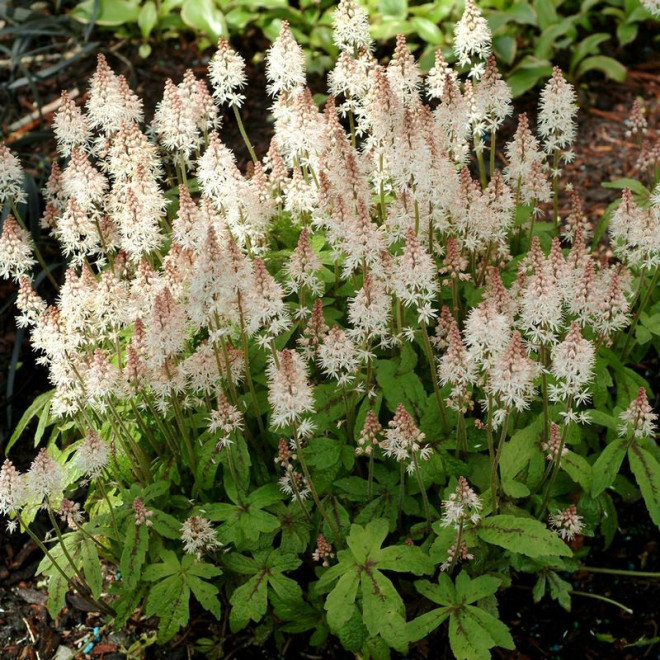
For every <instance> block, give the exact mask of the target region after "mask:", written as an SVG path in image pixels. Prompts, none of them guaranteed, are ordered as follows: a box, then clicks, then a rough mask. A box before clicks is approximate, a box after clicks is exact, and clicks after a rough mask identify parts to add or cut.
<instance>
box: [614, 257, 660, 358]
mask: <svg viewBox="0 0 660 660" xmlns="http://www.w3.org/2000/svg"><path fill="white" fill-rule="evenodd" d="M659 276H660V266H658V267H657V268H656V269H655V273H653V278H652V279H651V282H650V284H649V286H648V288H647V289H646V292H645V293H644V298H642V302H641V304H640V306H639V307H638V308H637V311H636V312H635V316H633V320H632V323H631V324H630V328H629V329H628V332H627V333H626V343H625V344H624V345H623V351H622V352H621V361H622V362H623V361H624V360H625V359H626V358H627V357H628V353H629V349H630V341H631V340H632V338H633V335H634V334H635V330H636V328H637V324H638V323H639V317H640V316H641V315H642V313H643V312H644V309H645V307H646V305H647V304H648V302H649V300H650V298H651V296H652V295H653V292H654V291H655V285H656V284H657V283H658V277H659ZM640 288H641V282H640Z"/></svg>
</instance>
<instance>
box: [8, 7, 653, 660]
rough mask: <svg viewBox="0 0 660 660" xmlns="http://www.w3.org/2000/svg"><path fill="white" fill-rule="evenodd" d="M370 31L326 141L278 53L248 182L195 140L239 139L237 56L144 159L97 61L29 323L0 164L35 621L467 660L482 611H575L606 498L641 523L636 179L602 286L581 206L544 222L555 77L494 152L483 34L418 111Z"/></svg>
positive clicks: (357, 26)
mask: <svg viewBox="0 0 660 660" xmlns="http://www.w3.org/2000/svg"><path fill="white" fill-rule="evenodd" d="M367 28H368V19H367V15H366V13H365V12H364V11H362V10H361V9H360V8H359V7H358V6H356V5H354V4H352V3H351V2H342V3H341V4H340V6H339V9H338V11H337V13H336V15H335V24H334V30H335V32H334V39H335V42H336V46H337V48H338V49H340V50H341V51H342V54H341V55H340V57H339V60H338V63H337V65H336V67H335V69H333V71H332V73H331V75H330V80H329V83H330V92H331V94H332V96H331V97H330V98H329V99H328V101H326V103H325V107H324V110H323V112H320V111H319V110H318V108H317V107H316V105H315V104H314V102H313V100H312V97H311V94H310V93H309V92H308V91H307V89H306V88H305V60H304V55H303V52H302V49H301V48H300V46H299V45H298V44H297V43H296V42H295V40H294V38H293V36H292V34H291V32H290V30H289V29H288V26H287V25H286V24H285V25H284V27H283V29H282V32H281V34H280V36H279V37H278V39H277V40H276V42H275V43H274V45H273V46H272V48H271V50H270V51H269V53H268V55H267V60H266V67H267V68H266V70H267V76H268V79H269V89H268V92H269V93H270V94H271V95H272V96H273V99H274V101H273V103H274V105H273V115H274V118H275V137H274V139H273V142H272V144H271V148H270V150H269V152H268V154H267V155H266V157H265V158H263V159H262V160H261V161H259V160H258V159H257V158H256V155H255V154H254V150H253V149H252V146H251V145H250V142H249V139H248V136H247V135H246V136H245V139H246V148H247V149H248V150H249V151H250V153H251V154H252V155H253V161H254V162H253V165H252V167H251V168H250V170H249V172H247V173H242V172H240V171H239V170H238V169H237V168H236V165H235V161H234V156H233V154H232V153H231V152H230V151H229V150H228V149H227V148H226V147H225V146H224V145H223V143H222V140H221V137H220V134H221V133H220V132H219V129H220V126H219V119H218V118H219V111H218V106H220V107H222V108H229V109H231V112H232V113H233V115H234V119H235V121H237V122H238V124H239V126H241V127H242V124H241V106H242V102H243V95H242V90H243V87H244V84H245V78H244V64H243V62H242V60H241V59H240V56H239V55H238V54H237V53H235V52H234V51H233V50H232V49H231V47H230V46H229V44H228V43H226V42H224V41H221V42H220V43H219V48H218V51H217V53H216V54H215V55H214V57H213V59H212V61H211V63H210V67H209V78H210V82H211V87H210V89H209V87H208V86H207V84H206V82H204V81H202V80H199V79H196V78H195V76H194V75H193V74H192V73H187V74H186V75H185V76H184V79H183V81H181V82H179V83H178V84H175V83H174V82H172V81H168V82H167V84H166V86H165V93H164V96H163V100H162V102H161V103H160V105H159V106H158V109H157V111H156V114H155V116H154V118H153V120H152V121H151V122H150V124H149V127H148V128H145V127H144V122H143V119H144V118H143V116H142V108H141V102H140V100H139V99H138V98H137V97H136V96H135V94H133V93H132V92H131V90H130V88H129V87H128V85H127V83H126V81H125V80H124V79H123V78H122V77H120V76H116V75H115V74H114V73H113V72H112V71H111V69H110V68H109V67H108V65H107V63H106V62H105V60H104V59H103V58H100V59H99V65H98V68H97V71H96V73H95V75H94V76H93V78H92V80H91V81H90V94H89V98H88V101H87V103H86V107H85V108H84V111H83V109H82V108H80V107H77V106H76V105H75V103H74V102H73V101H71V100H70V99H68V98H67V97H66V95H65V96H64V102H63V104H62V108H61V110H60V111H59V112H58V114H57V117H56V119H55V124H54V130H55V133H56V136H57V138H58V142H59V148H60V152H61V155H62V159H63V162H62V166H60V165H58V164H54V166H53V173H52V175H51V178H50V181H49V183H48V186H47V190H46V193H45V194H46V197H47V200H48V206H47V211H46V213H45V215H44V218H43V224H44V228H46V229H49V230H50V231H51V232H52V233H53V235H54V236H55V237H56V238H57V240H58V241H59V243H60V245H61V249H62V252H63V254H64V255H65V256H66V257H67V259H68V260H69V263H70V268H69V270H68V272H67V275H66V279H65V282H64V283H63V285H62V287H61V289H60V291H59V296H58V299H57V301H56V302H55V303H54V304H51V305H48V304H47V303H46V301H45V300H43V299H42V298H41V297H40V296H39V294H38V293H37V292H36V291H35V289H34V287H33V285H32V283H31V282H30V276H31V275H33V274H34V273H35V272H36V263H37V262H38V261H40V260H42V259H41V257H40V253H39V251H38V250H35V252H34V256H33V248H36V246H34V245H31V244H30V238H29V235H28V234H27V232H26V231H25V229H24V227H23V226H22V218H21V203H22V202H23V199H24V192H23V190H22V172H21V169H20V165H19V164H18V162H17V161H16V159H15V158H14V156H13V155H12V154H11V152H9V150H7V149H5V148H3V150H2V153H1V154H0V155H1V168H0V175H1V176H0V178H1V181H2V186H0V191H1V192H0V194H1V195H2V201H3V202H6V204H7V205H8V206H9V207H10V209H11V214H10V215H8V216H7V218H6V219H5V222H4V225H3V230H2V235H1V236H0V264H1V269H2V274H3V275H4V276H7V277H12V278H15V279H16V280H18V281H19V282H20V287H21V288H20V294H19V299H18V303H17V304H18V308H19V323H20V324H21V325H23V326H26V327H29V328H30V329H31V337H32V342H33V345H34V347H35V349H36V350H37V351H38V352H39V353H40V354H41V356H42V358H41V359H42V361H43V362H44V363H45V364H47V366H48V368H49V370H50V374H51V378H52V382H53V386H54V389H53V391H51V392H49V393H48V394H46V395H43V396H42V397H40V398H39V399H37V400H36V401H35V402H34V404H33V406H32V407H31V409H30V410H29V411H28V413H27V414H26V416H25V417H24V419H23V421H22V422H21V424H20V425H19V427H18V429H17V431H16V433H15V434H14V437H13V438H12V441H11V442H10V446H9V447H8V450H11V445H13V444H15V443H16V442H27V441H28V438H29V437H30V436H33V439H34V442H35V443H36V444H37V445H39V444H43V445H44V447H43V449H42V450H41V451H40V453H39V454H38V456H37V458H36V459H35V460H34V462H33V464H32V466H31V467H30V469H29V470H28V471H27V472H25V473H19V472H18V470H16V468H15V467H14V465H13V463H12V462H11V460H7V461H5V463H4V464H3V467H2V469H1V472H0V510H2V512H3V513H5V514H7V516H8V518H9V525H10V526H12V527H14V528H18V527H19V526H20V528H21V530H22V531H24V532H26V533H28V534H31V535H33V538H34V541H35V542H36V543H37V544H38V545H39V546H40V547H41V548H42V550H43V552H44V560H43V562H42V565H41V570H42V571H43V572H44V574H45V575H46V576H47V577H48V586H49V603H48V604H49V609H50V611H51V613H52V614H53V616H55V615H57V613H58V612H59V611H60V610H61V608H62V606H63V605H64V602H65V596H66V593H67V591H68V590H71V589H73V590H76V591H77V592H78V593H79V594H80V595H82V596H83V597H85V598H86V599H87V600H88V601H90V602H91V603H92V605H93V606H94V607H95V608H98V609H99V610H100V611H102V612H104V613H105V614H106V615H107V617H108V620H109V621H112V622H113V624H114V625H115V626H117V627H121V626H123V625H124V624H125V622H126V621H127V619H128V617H130V615H131V614H132V613H133V611H134V610H135V609H136V608H142V609H143V610H144V611H145V613H146V615H147V616H156V617H158V618H159V641H160V642H161V643H165V642H167V641H169V640H171V639H172V638H173V637H174V636H175V635H176V634H177V633H178V632H179V631H180V630H181V629H182V628H183V627H184V626H185V625H186V624H187V623H188V621H189V617H190V610H191V608H192V607H197V606H199V607H201V608H204V609H205V610H207V611H208V613H209V616H210V617H215V618H217V619H220V620H222V621H224V622H226V625H227V628H228V630H229V631H230V632H231V633H238V632H239V631H242V630H245V629H248V630H250V632H251V634H252V635H254V636H255V637H256V638H261V639H263V638H265V637H267V636H272V637H273V639H274V643H275V644H277V645H278V646H279V647H280V648H282V649H283V648H285V647H286V645H287V644H288V643H289V642H290V640H291V639H292V638H293V637H295V636H300V635H302V636H305V638H306V639H307V640H308V643H309V644H311V645H314V646H320V647H322V648H323V647H324V645H328V644H332V643H333V642H332V641H331V636H332V638H335V639H336V640H338V642H339V643H340V644H341V645H342V646H343V647H344V648H345V649H346V650H348V651H352V652H355V653H360V654H362V655H363V656H364V657H387V655H388V654H389V653H390V649H394V650H395V651H398V652H406V650H407V649H408V648H409V647H410V645H412V644H416V643H417V642H418V641H420V640H423V639H425V638H427V637H428V636H430V635H432V634H437V635H441V636H442V638H444V635H446V631H447V630H448V641H449V643H450V645H451V648H452V651H453V653H454V654H455V655H456V657H458V658H481V657H489V655H490V649H491V648H493V647H496V646H500V647H503V648H511V647H512V643H513V641H512V638H511V635H510V633H509V631H508V630H507V628H506V626H505V625H504V624H503V623H502V622H501V621H499V619H498V615H497V604H496V594H497V592H498V590H500V589H505V588H507V587H509V586H511V583H512V581H513V579H514V576H515V574H520V573H529V574H532V575H538V581H537V583H536V587H535V589H534V592H533V597H534V598H535V599H536V600H540V599H541V598H544V597H550V598H553V599H555V600H557V601H558V606H562V607H565V608H570V603H571V598H572V597H573V596H576V595H577V596H586V597H592V598H593V597H596V598H598V597H599V596H598V595H597V594H576V593H575V591H574V589H573V586H572V584H571V583H570V582H569V581H567V579H566V578H567V577H568V575H570V573H571V572H572V571H574V570H576V569H577V568H578V566H579V565H580V562H581V560H582V559H584V558H585V557H586V556H588V553H589V547H590V545H592V544H593V545H602V544H603V543H608V542H609V541H611V539H612V538H613V536H614V535H615V534H616V531H617V512H616V506H615V497H614V496H615V495H616V493H624V492H630V490H634V489H638V490H639V493H640V494H641V496H642V497H643V499H644V502H645V504H646V506H647V508H648V511H649V515H650V517H651V518H652V520H653V521H654V522H655V524H656V525H657V524H659V523H660V502H659V501H658V493H659V492H660V490H659V488H660V484H659V481H660V466H659V465H658V455H659V454H658V449H657V445H656V444H655V415H654V413H653V411H652V408H651V406H650V404H649V402H648V395H650V394H651V392H650V388H649V386H648V383H646V382H645V380H644V379H643V378H642V377H641V376H640V375H639V374H638V373H637V372H635V371H634V370H633V369H631V368H630V366H629V365H631V364H633V363H638V362H640V361H641V360H642V359H643V357H644V356H645V355H646V354H647V353H649V352H650V351H653V350H655V349H656V347H657V341H658V339H657V337H658V335H660V328H659V327H658V324H657V317H658V310H657V278H658V272H659V271H658V265H659V262H658V257H659V252H660V244H659V243H658V241H659V240H660V238H659V236H658V231H657V226H658V221H659V220H660V216H659V210H658V201H659V200H658V191H657V178H658V176H657V175H658V171H657V166H658V162H657V161H658V158H657V146H654V145H653V144H646V145H644V146H642V147H641V150H640V154H641V155H640V158H641V160H642V162H643V168H642V176H641V177H640V179H641V180H640V181H633V180H630V181H624V182H619V183H618V184H617V185H619V186H620V187H623V188H624V189H623V192H622V195H621V200H620V202H619V203H618V204H616V205H613V206H612V207H611V209H610V211H609V213H608V214H607V215H606V216H605V218H604V221H603V223H602V225H601V227H599V228H598V232H597V236H596V238H598V236H599V235H601V234H603V233H604V232H607V233H608V235H609V238H610V240H611V245H612V250H613V254H612V255H610V256H607V255H605V256H604V255H603V254H602V253H601V252H596V251H594V250H592V249H591V245H592V244H594V245H595V243H596V241H592V238H593V237H592V236H591V235H590V233H591V227H590V226H589V225H588V224H587V223H586V222H585V218H584V216H583V215H582V213H581V211H580V202H579V197H578V195H577V193H576V192H575V191H573V197H572V199H573V204H572V212H571V214H570V215H569V216H568V217H566V218H560V216H559V211H558V197H559V193H560V190H561V189H562V188H565V187H566V186H567V185H568V184H567V182H565V181H564V180H563V178H562V166H563V165H564V163H566V162H567V161H569V160H570V159H571V158H572V156H573V154H572V151H571V147H572V143H573V141H574V138H575V116H576V112H577V106H576V98H575V92H574V90H573V88H572V86H571V85H570V84H569V83H567V82H566V80H565V79H564V77H563V75H562V73H561V71H559V70H555V71H554V72H553V75H552V77H551V79H550V80H549V81H548V82H547V84H546V86H545V87H544V89H543V91H542V92H541V95H540V99H539V113H538V122H537V128H536V131H535V132H534V131H533V130H532V128H531V127H530V122H529V120H528V119H527V117H526V116H524V115H521V116H519V117H517V125H518V128H517V130H516V132H515V136H514V137H513V139H512V140H510V141H508V142H506V143H504V144H502V142H503V140H502V139H501V138H500V140H499V141H498V131H501V126H502V123H503V122H504V121H505V119H507V117H509V116H510V115H511V114H512V105H511V100H510V95H511V93H510V90H509V89H508V87H507V85H506V83H504V81H503V80H502V79H501V77H500V75H499V72H498V70H497V67H496V63H495V61H494V60H493V59H492V57H491V56H490V55H491V35H490V31H489V28H488V25H487V24H486V22H485V21H484V19H483V17H482V16H481V14H480V12H479V10H478V9H477V8H476V6H474V5H473V4H468V7H467V10H466V13H465V15H464V16H463V18H462V20H461V21H460V22H459V24H458V25H457V26H456V31H455V50H456V55H457V59H458V62H459V66H460V68H459V69H458V70H452V69H451V68H450V67H449V66H448V65H447V64H446V63H445V61H444V60H443V58H442V55H441V54H438V56H437V60H436V63H435V66H434V68H433V69H432V70H431V72H430V74H429V76H427V77H426V79H425V80H423V79H422V76H421V74H420V71H419V69H418V67H417V65H416V63H415V61H414V59H413V57H412V55H411V53H410V51H409V49H408V47H407V45H406V42H405V39H404V38H403V37H400V38H399V39H398V42H397V48H396V50H395V53H394V55H393V57H392V59H391V62H390V64H389V65H388V66H387V67H382V66H379V65H378V64H377V63H376V62H375V61H374V60H373V58H372V57H371V55H370V47H371V39H370V36H369V34H368V31H367ZM425 101H426V103H425ZM645 129H646V126H645V119H644V116H643V113H642V106H641V104H637V105H636V106H635V108H634V109H633V112H632V116H631V132H632V133H633V134H634V135H635V136H636V137H639V139H640V143H642V142H643V139H644V132H645ZM535 133H536V135H535ZM35 418H36V419H35ZM33 419H35V421H36V420H38V422H37V424H36V427H35V426H28V425H29V424H30V423H31V421H32V420H33ZM26 429H30V430H32V429H34V432H33V433H28V432H27V430H26ZM49 429H50V431H49ZM42 509H43V512H44V513H45V515H46V516H48V517H49V519H50V521H51V525H52V534H51V535H50V538H40V537H39V536H37V535H36V534H35V532H34V531H33V529H32V527H31V523H32V521H33V520H34V518H35V516H36V515H37V514H38V512H39V511H40V510H42ZM585 537H586V538H585ZM589 537H593V538H594V540H593V541H590V540H589ZM577 540H580V541H581V542H583V543H584V545H580V544H579V543H575V541H577ZM101 560H102V561H101ZM613 606H617V604H616V603H614V604H613ZM227 634H228V635H229V633H227ZM223 641H224V640H220V643H222V642H223ZM211 643H213V642H211Z"/></svg>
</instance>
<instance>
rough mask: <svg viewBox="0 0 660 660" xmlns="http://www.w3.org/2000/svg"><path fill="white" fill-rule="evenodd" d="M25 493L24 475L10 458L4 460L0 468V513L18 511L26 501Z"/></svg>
mask: <svg viewBox="0 0 660 660" xmlns="http://www.w3.org/2000/svg"><path fill="white" fill-rule="evenodd" d="M27 494H28V493H27V484H26V478H25V475H22V474H21V473H20V472H19V471H18V470H17V469H16V468H15V467H14V464H13V463H12V462H11V461H10V460H5V462H4V463H3V464H2V468H0V513H1V514H3V515H10V514H12V513H17V512H18V511H20V509H21V508H22V507H23V506H24V505H25V503H26V500H27Z"/></svg>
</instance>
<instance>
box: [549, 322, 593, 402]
mask: <svg viewBox="0 0 660 660" xmlns="http://www.w3.org/2000/svg"><path fill="white" fill-rule="evenodd" d="M551 358H552V365H551V367H550V370H551V372H552V375H553V376H554V377H555V378H556V379H557V383H556V384H555V385H553V386H551V388H550V395H551V397H552V399H553V400H555V401H566V400H567V399H569V398H570V399H574V400H575V401H577V402H579V403H584V402H585V401H586V400H587V399H588V398H589V391H588V389H586V386H587V385H588V384H589V382H590V381H591V379H592V378H593V370H594V364H595V360H596V351H595V348H594V346H593V344H592V343H591V342H590V341H589V340H588V339H585V338H584V337H583V336H582V333H581V332H580V327H579V325H578V324H577V323H575V322H573V323H571V326H570V328H569V330H568V332H567V334H566V338H565V339H564V341H562V342H561V343H560V344H557V346H555V347H554V348H553V349H552V353H551Z"/></svg>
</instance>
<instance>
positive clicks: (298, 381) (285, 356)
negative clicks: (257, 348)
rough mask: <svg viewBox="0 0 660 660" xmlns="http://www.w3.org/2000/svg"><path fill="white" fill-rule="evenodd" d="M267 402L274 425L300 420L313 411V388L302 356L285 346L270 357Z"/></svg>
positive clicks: (280, 426)
mask: <svg viewBox="0 0 660 660" xmlns="http://www.w3.org/2000/svg"><path fill="white" fill-rule="evenodd" d="M267 374H268V402H269V403H270V405H271V408H272V415H271V422H272V425H273V427H274V428H282V427H284V426H289V425H291V424H295V423H297V422H298V421H299V420H300V418H301V416H302V415H303V414H304V413H308V412H312V411H313V410H314V390H313V388H312V386H311V385H310V384H309V382H308V380H307V369H306V367H305V363H304V362H303V359H302V356H301V355H300V354H299V353H297V352H296V351H292V350H290V349H286V348H285V349H284V350H283V351H281V352H280V353H278V354H277V359H276V358H275V356H273V357H271V359H270V362H269V364H268V367H267Z"/></svg>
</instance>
